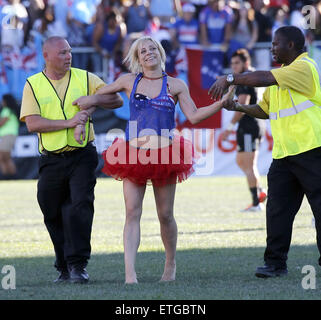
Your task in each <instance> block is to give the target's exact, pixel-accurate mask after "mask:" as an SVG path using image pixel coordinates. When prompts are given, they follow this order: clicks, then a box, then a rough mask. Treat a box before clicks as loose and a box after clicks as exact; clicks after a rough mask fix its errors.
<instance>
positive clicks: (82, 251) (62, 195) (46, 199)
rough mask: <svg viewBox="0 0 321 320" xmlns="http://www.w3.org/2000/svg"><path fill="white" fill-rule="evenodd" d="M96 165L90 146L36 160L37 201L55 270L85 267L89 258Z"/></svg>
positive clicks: (91, 146)
mask: <svg viewBox="0 0 321 320" xmlns="http://www.w3.org/2000/svg"><path fill="white" fill-rule="evenodd" d="M97 164H98V159H97V152H96V148H95V147H94V146H93V145H91V144H89V145H87V146H86V147H85V148H80V149H78V150H76V151H71V152H65V153H63V154H62V155H53V154H48V155H42V156H41V157H40V160H39V181H38V193H37V198H38V203H39V206H40V208H41V211H42V213H43V215H44V222H45V225H46V227H47V230H48V232H49V234H50V238H51V240H52V243H53V245H54V249H55V253H56V262H55V267H56V268H57V269H58V270H61V269H66V268H67V267H68V268H70V267H72V266H81V267H85V266H86V265H87V262H88V259H89V258H90V252H91V246H90V238H91V229H92V222H93V215H94V187H95V185H96V176H95V169H96V167H97Z"/></svg>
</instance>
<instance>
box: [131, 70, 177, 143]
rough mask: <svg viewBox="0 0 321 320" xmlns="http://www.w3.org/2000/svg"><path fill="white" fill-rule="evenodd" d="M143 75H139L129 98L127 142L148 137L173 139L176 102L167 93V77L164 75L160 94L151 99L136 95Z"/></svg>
mask: <svg viewBox="0 0 321 320" xmlns="http://www.w3.org/2000/svg"><path fill="white" fill-rule="evenodd" d="M142 77H143V74H142V73H139V74H138V75H137V77H136V79H135V82H134V86H133V89H132V92H131V94H130V98H129V109H130V118H129V121H128V123H127V127H126V141H129V140H131V139H133V138H138V137H143V136H147V135H158V136H165V137H168V138H172V134H173V132H170V131H171V130H172V129H174V128H175V117H174V114H175V102H174V99H173V98H172V97H171V96H170V95H168V93H167V75H166V74H165V73H163V84H162V89H161V92H160V94H159V95H158V96H157V97H156V98H154V99H151V98H149V97H147V96H145V95H142V94H139V93H136V89H137V85H138V82H139V81H140V80H141V79H142Z"/></svg>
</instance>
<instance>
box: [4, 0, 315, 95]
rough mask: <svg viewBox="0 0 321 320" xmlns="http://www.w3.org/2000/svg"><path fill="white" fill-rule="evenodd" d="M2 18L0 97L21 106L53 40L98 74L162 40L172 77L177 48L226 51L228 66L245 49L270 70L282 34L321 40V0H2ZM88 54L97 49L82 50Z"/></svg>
mask: <svg viewBox="0 0 321 320" xmlns="http://www.w3.org/2000/svg"><path fill="white" fill-rule="evenodd" d="M305 5H313V6H314V7H315V8H316V10H315V13H316V27H315V28H313V29H312V28H311V29H307V28H305V23H306V20H305V17H304V13H307V12H303V10H302V8H303V7H304V6H305ZM0 17H1V21H2V23H1V26H0V30H1V33H0V39H1V41H0V45H1V52H0V62H1V82H2V83H6V82H7V86H2V90H1V91H6V92H1V93H0V94H5V93H12V94H13V95H14V96H15V97H16V98H17V99H18V100H20V99H21V94H22V93H21V92H19V91H18V90H17V87H19V85H18V86H17V83H16V81H17V79H20V80H21V83H24V81H25V79H26V76H29V74H26V71H28V70H31V69H32V73H35V71H39V70H41V69H42V67H43V61H41V58H40V55H39V57H37V58H36V57H35V56H32V54H29V53H33V52H38V53H39V51H41V50H40V48H41V44H42V43H43V41H44V40H45V39H46V38H48V37H50V36H53V35H59V36H62V37H65V38H66V39H67V40H68V42H69V44H70V45H71V47H72V48H76V49H75V50H74V53H73V66H74V67H79V68H83V69H87V70H89V71H93V72H95V73H97V72H99V71H100V70H101V68H102V64H101V58H102V57H105V58H108V59H109V60H112V61H114V62H115V64H116V66H117V65H118V66H120V65H121V58H122V57H123V56H124V54H126V50H127V49H126V48H128V44H129V43H130V42H131V40H132V39H135V38H137V37H138V36H139V35H141V34H149V35H152V36H153V37H154V38H156V39H157V40H160V41H162V44H163V46H164V47H165V49H166V53H167V55H168V60H171V61H168V69H169V70H168V72H169V73H173V69H174V67H173V66H171V63H172V65H173V58H174V60H175V56H176V55H177V53H178V52H179V48H180V47H182V46H186V45H195V44H200V45H203V46H209V45H219V46H220V47H221V49H222V50H223V51H225V52H226V59H225V60H226V65H225V66H228V63H229V58H230V57H231V55H232V54H233V52H234V51H235V50H236V49H238V48H240V47H245V48H247V49H248V50H250V53H251V56H252V58H254V59H253V60H254V66H255V67H256V68H257V69H264V70H268V69H269V68H270V63H271V58H270V53H269V44H270V42H271V37H272V34H273V32H274V30H276V29H277V28H278V27H280V26H283V25H295V26H298V27H300V28H301V29H302V31H304V33H305V35H306V37H307V39H308V40H309V42H311V41H313V40H321V18H320V17H321V1H313V0H305V1H294V0H271V1H266V0H264V1H263V0H251V1H249V2H246V1H222V0H220V1H218V0H188V1H186V0H184V1H181V0H132V1H127V0H62V1H57V0H29V1H26V0H0ZM262 43H263V46H262V45H261V46H260V44H262ZM264 43H266V44H267V45H265V46H264ZM88 47H92V48H94V50H93V51H91V52H88V50H81V49H79V48H82V49H84V48H88ZM77 48H78V50H77ZM253 48H256V50H253ZM21 55H22V56H23V58H20V59H19V57H20V56H21ZM15 59H16V60H15ZM17 61H19V63H18V65H19V64H20V68H19V69H21V70H19V71H18V74H17V72H16V73H14V75H12V74H10V71H11V70H10V68H17ZM27 73H28V72H27Z"/></svg>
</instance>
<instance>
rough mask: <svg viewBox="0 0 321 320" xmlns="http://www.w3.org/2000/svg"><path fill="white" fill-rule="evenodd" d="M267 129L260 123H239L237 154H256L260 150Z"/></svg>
mask: <svg viewBox="0 0 321 320" xmlns="http://www.w3.org/2000/svg"><path fill="white" fill-rule="evenodd" d="M264 132H265V127H264V125H263V124H261V123H259V121H253V122H247V123H243V122H240V123H239V127H238V129H237V131H236V141H237V152H254V151H256V150H258V149H259V147H260V143H261V141H262V137H263V135H264Z"/></svg>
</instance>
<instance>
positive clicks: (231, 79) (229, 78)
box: [226, 73, 234, 84]
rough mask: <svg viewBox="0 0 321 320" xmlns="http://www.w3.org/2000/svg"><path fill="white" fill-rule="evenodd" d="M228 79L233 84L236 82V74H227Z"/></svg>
mask: <svg viewBox="0 0 321 320" xmlns="http://www.w3.org/2000/svg"><path fill="white" fill-rule="evenodd" d="M226 81H227V83H228V84H232V83H233V82H234V76H233V74H232V73H230V74H228V75H227V76H226Z"/></svg>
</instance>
